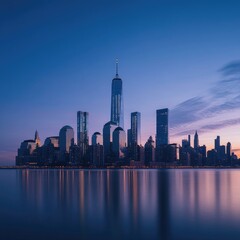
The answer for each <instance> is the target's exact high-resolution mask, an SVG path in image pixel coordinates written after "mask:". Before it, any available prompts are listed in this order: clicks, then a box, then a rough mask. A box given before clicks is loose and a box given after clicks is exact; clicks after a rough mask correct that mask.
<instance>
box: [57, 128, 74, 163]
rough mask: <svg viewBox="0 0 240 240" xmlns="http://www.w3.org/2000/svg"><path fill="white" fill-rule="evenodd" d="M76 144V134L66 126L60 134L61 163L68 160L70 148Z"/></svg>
mask: <svg viewBox="0 0 240 240" xmlns="http://www.w3.org/2000/svg"><path fill="white" fill-rule="evenodd" d="M73 144H74V132H73V128H72V127H70V126H64V127H62V128H61V130H60V132H59V149H60V159H61V161H66V160H67V155H68V154H69V150H70V146H71V145H73Z"/></svg>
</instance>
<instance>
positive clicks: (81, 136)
mask: <svg viewBox="0 0 240 240" xmlns="http://www.w3.org/2000/svg"><path fill="white" fill-rule="evenodd" d="M88 116H89V114H88V112H82V111H78V112H77V145H78V146H79V148H80V157H81V158H83V157H85V155H86V152H87V149H88V145H89V137H88Z"/></svg>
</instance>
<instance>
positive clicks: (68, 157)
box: [16, 63, 238, 167]
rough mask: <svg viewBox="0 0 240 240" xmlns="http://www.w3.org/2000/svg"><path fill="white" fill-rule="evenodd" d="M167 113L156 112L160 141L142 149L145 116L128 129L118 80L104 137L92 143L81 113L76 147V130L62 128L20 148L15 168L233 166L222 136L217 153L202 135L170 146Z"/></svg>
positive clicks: (85, 115) (133, 116)
mask: <svg viewBox="0 0 240 240" xmlns="http://www.w3.org/2000/svg"><path fill="white" fill-rule="evenodd" d="M168 120H169V110H168V108H164V109H158V110H157V111H156V138H155V139H154V138H153V137H152V136H150V137H149V139H148V140H147V142H146V143H145V145H144V146H142V145H141V113H140V112H133V113H131V128H130V129H128V130H127V132H125V130H124V108H123V83H122V79H121V78H120V77H119V75H118V63H116V76H115V77H114V78H113V80H112V94H111V117H110V121H109V122H107V123H106V124H105V125H104V126H103V130H102V134H101V133H100V132H95V133H94V134H93V135H92V139H91V145H90V144H89V134H88V124H89V113H88V112H83V111H78V112H77V142H76V143H75V141H74V130H73V128H72V127H70V126H64V127H62V128H61V129H60V131H59V135H58V136H52V137H48V138H46V139H45V141H44V143H43V144H41V141H40V138H39V134H38V132H37V131H36V133H35V138H34V139H33V140H25V141H23V142H22V143H21V146H20V148H19V149H18V155H17V156H16V165H17V166H22V165H38V166H83V167H108V166H109V167H110V166H115V167H117V166H137V167H143V166H146V167H162V166H163V167H164V166H234V165H237V164H238V159H237V156H236V155H234V153H232V151H231V143H229V142H228V143H227V146H225V145H221V144H220V137H219V136H217V138H216V139H215V148H214V149H212V150H210V151H207V150H206V146H205V145H203V146H200V145H199V138H198V133H197V132H196V133H195V135H194V144H193V146H191V136H190V135H189V136H188V139H183V140H182V146H178V145H177V144H176V143H172V144H170V143H169V124H168V122H169V121H168Z"/></svg>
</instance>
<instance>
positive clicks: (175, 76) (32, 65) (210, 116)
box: [0, 0, 240, 165]
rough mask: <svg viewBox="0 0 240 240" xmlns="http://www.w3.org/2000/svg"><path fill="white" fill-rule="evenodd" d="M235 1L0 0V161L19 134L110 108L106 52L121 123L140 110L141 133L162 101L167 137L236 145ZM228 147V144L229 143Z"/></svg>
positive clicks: (148, 131) (50, 132) (239, 107)
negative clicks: (117, 83) (118, 82)
mask: <svg viewBox="0 0 240 240" xmlns="http://www.w3.org/2000/svg"><path fill="white" fill-rule="evenodd" d="M239 12H240V2H239V1H237V0H236V1H232V0H226V1H221V0H218V1H214V0H213V1H211V0H208V1H205V0H201V1H200V0H199V1H197V0H192V1H184V0H183V1H181V0H175V1H174V0H168V1H167V0H162V1H161V0H158V1H150V0H145V1H141V0H138V1H125V0H121V1H118V0H115V1H112V0H109V1H104V0H101V1H100V0H98V1H93V0H88V1H87V0H86V1H81V0H79V1H74V0H73V1H66V0H57V1H45V0H41V1H32V0H31V1H24V0H23V1H13V0H2V1H1V2H0V81H1V87H0V107H1V115H0V126H1V131H0V132H1V134H0V165H12V164H14V157H15V155H16V152H17V148H18V147H19V146H20V143H21V141H23V140H25V139H31V138H33V137H34V132H35V130H36V129H37V130H38V131H39V134H40V138H41V140H42V142H43V141H44V140H45V138H46V137H48V136H54V135H58V133H59V130H60V128H61V127H62V126H64V125H70V126H72V127H73V128H74V130H75V134H76V115H77V111H78V110H82V111H88V112H89V114H90V122H89V125H90V126H89V128H90V129H89V130H90V136H91V135H92V133H93V132H95V131H99V132H102V128H103V125H104V124H105V123H106V122H107V121H109V118H110V96H111V81H112V78H113V77H114V74H115V59H116V58H118V59H119V75H120V77H121V78H122V80H123V91H124V109H125V112H124V113H125V119H124V121H125V130H126V129H128V128H129V127H130V113H131V112H133V111H140V112H141V114H142V143H143V144H144V143H145V142H146V140H147V138H148V137H149V136H150V135H152V136H154V135H155V131H156V130H155V121H156V120H155V111H156V109H159V108H165V107H168V108H169V109H170V127H171V128H170V141H171V143H173V142H177V143H181V139H182V138H186V135H187V134H193V133H194V131H195V130H198V131H199V138H200V144H206V145H207V147H208V149H209V148H211V147H212V146H213V140H214V138H215V137H216V136H217V135H220V136H221V144H226V143H227V142H228V141H230V142H231V143H232V147H233V149H236V150H237V149H238V148H239V149H240V141H239V140H240V138H239V135H240V14H239ZM236 153H237V152H236Z"/></svg>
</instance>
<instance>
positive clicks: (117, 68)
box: [116, 58, 118, 77]
mask: <svg viewBox="0 0 240 240" xmlns="http://www.w3.org/2000/svg"><path fill="white" fill-rule="evenodd" d="M116 77H118V59H117V58H116Z"/></svg>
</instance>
